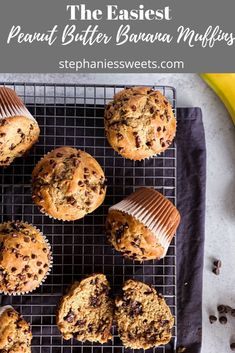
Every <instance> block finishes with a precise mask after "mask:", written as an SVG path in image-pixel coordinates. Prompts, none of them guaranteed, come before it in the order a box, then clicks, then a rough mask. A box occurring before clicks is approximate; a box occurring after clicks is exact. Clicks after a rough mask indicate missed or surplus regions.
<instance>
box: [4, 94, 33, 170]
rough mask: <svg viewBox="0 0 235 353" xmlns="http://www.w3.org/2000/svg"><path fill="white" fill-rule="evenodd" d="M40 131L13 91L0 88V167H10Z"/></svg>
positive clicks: (30, 145) (31, 144) (26, 149)
mask: <svg viewBox="0 0 235 353" xmlns="http://www.w3.org/2000/svg"><path fill="white" fill-rule="evenodd" d="M39 133H40V129H39V126H38V124H37V121H36V120H35V119H34V118H33V117H32V115H31V114H30V112H29V111H28V110H27V108H26V107H25V105H24V104H23V102H22V101H21V99H20V98H19V97H18V96H17V95H16V93H15V91H13V90H12V89H9V88H6V87H0V166H8V165H10V164H11V163H12V162H13V160H14V159H15V158H16V157H20V156H22V155H23V154H24V153H25V152H26V151H28V150H29V149H30V148H31V147H32V146H33V145H34V144H35V142H37V140H38V137H39Z"/></svg>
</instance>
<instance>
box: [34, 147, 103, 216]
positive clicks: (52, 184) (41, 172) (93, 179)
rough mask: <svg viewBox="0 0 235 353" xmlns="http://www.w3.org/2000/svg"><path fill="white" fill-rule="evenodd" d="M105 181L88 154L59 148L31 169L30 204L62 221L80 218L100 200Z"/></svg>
mask: <svg viewBox="0 0 235 353" xmlns="http://www.w3.org/2000/svg"><path fill="white" fill-rule="evenodd" d="M105 194H106V180H105V176H104V172H103V170H102V168H101V166H100V165H99V163H98V162H97V161H96V160H95V159H94V158H93V157H92V156H90V155H89V154H88V153H86V152H83V151H81V150H77V149H75V148H72V147H67V146H64V147H60V148H56V149H55V150H53V151H51V152H50V153H48V154H47V155H46V156H45V157H44V158H43V159H41V160H40V162H39V163H38V164H37V165H36V167H35V168H34V170H33V201H34V202H35V204H36V205H38V206H39V207H40V210H41V212H43V213H46V214H48V215H49V216H51V217H53V218H57V219H61V220H64V221H72V220H76V219H80V218H83V217H84V216H85V215H86V214H88V213H91V212H93V211H94V210H95V209H96V208H97V207H99V206H100V205H101V204H102V202H103V201H104V198H105Z"/></svg>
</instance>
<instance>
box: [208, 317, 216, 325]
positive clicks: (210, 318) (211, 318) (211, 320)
mask: <svg viewBox="0 0 235 353" xmlns="http://www.w3.org/2000/svg"><path fill="white" fill-rule="evenodd" d="M209 321H210V323H211V324H213V323H214V322H216V321H217V317H216V316H215V315H210V316H209Z"/></svg>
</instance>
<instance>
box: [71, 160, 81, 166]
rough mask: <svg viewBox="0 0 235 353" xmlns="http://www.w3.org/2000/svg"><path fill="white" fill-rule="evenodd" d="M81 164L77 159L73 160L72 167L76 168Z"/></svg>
mask: <svg viewBox="0 0 235 353" xmlns="http://www.w3.org/2000/svg"><path fill="white" fill-rule="evenodd" d="M80 163H81V162H80V161H79V160H78V159H74V160H73V165H74V167H78V166H79V164H80Z"/></svg>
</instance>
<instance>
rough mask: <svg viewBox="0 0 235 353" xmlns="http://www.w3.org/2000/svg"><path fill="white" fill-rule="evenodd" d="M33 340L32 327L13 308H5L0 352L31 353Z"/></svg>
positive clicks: (0, 320)
mask: <svg viewBox="0 0 235 353" xmlns="http://www.w3.org/2000/svg"><path fill="white" fill-rule="evenodd" d="M31 340H32V332H31V329H30V325H29V324H28V323H27V322H26V321H25V320H24V319H23V318H22V317H21V316H20V314H19V313H18V312H17V311H15V310H14V309H13V308H12V307H10V306H6V307H3V308H2V310H1V313H0V351H1V352H2V353H30V352H31V349H30V344H31Z"/></svg>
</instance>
